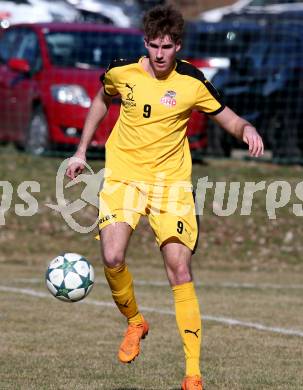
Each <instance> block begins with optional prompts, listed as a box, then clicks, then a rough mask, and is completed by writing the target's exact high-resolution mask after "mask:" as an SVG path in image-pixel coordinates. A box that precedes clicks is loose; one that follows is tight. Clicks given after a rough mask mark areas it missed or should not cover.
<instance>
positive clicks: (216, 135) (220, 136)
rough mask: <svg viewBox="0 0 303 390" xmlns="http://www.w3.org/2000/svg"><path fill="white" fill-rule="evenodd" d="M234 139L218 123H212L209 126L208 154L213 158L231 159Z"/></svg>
mask: <svg viewBox="0 0 303 390" xmlns="http://www.w3.org/2000/svg"><path fill="white" fill-rule="evenodd" d="M231 150H232V139H231V137H230V136H229V134H227V133H226V131H224V130H223V129H222V128H221V127H220V126H218V125H217V124H216V123H214V122H212V121H210V122H209V123H208V125H207V154H208V155H209V156H213V157H230V155H231Z"/></svg>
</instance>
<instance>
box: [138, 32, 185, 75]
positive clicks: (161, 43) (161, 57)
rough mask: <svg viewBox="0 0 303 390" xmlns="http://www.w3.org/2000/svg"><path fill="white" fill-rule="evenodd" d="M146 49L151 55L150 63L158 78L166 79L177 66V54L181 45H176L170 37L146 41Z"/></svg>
mask: <svg viewBox="0 0 303 390" xmlns="http://www.w3.org/2000/svg"><path fill="white" fill-rule="evenodd" d="M145 47H146V49H147V51H148V55H149V63H150V66H151V69H152V71H153V73H154V75H155V76H156V77H164V76H166V75H167V74H169V73H170V71H171V70H172V68H173V67H174V65H175V59H176V53H177V52H178V51H179V50H180V48H181V44H180V43H178V44H177V43H175V42H173V41H172V40H171V38H170V37H169V36H168V35H165V36H164V37H163V38H156V39H151V40H150V41H147V40H145Z"/></svg>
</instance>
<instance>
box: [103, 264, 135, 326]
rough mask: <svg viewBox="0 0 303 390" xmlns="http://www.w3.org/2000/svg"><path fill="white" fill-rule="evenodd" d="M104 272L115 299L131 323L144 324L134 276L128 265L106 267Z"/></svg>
mask: <svg viewBox="0 0 303 390" xmlns="http://www.w3.org/2000/svg"><path fill="white" fill-rule="evenodd" d="M104 274H105V277H106V279H107V282H108V284H109V287H110V288H111V290H112V296H113V299H114V301H115V303H116V305H117V306H118V309H119V310H120V312H121V313H122V314H123V315H124V316H125V317H126V318H127V321H128V323H129V324H142V322H143V317H142V315H141V313H140V312H139V310H138V306H137V303H136V298H135V293H134V285H133V277H132V274H131V273H130V272H129V271H128V268H127V265H125V264H122V265H121V266H118V267H115V268H109V267H104Z"/></svg>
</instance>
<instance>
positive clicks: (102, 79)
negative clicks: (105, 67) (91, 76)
mask: <svg viewBox="0 0 303 390" xmlns="http://www.w3.org/2000/svg"><path fill="white" fill-rule="evenodd" d="M105 73H106V72H104V73H102V75H101V76H100V81H101V83H102V84H103V91H104V93H105V95H107V96H110V97H113V96H117V95H119V94H118V93H116V94H115V95H111V94H110V93H108V92H106V89H105V84H104V79H105Z"/></svg>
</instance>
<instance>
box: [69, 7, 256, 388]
mask: <svg viewBox="0 0 303 390" xmlns="http://www.w3.org/2000/svg"><path fill="white" fill-rule="evenodd" d="M143 24H144V33H145V38H144V39H145V47H146V49H147V52H148V56H147V57H141V58H139V59H136V60H116V61H113V62H112V64H111V65H110V66H109V68H108V69H107V71H106V72H105V74H104V75H102V77H101V80H102V83H103V86H102V87H101V88H100V90H99V92H98V93H97V95H96V97H95V98H94V100H93V103H92V106H91V108H90V111H89V113H88V115H87V119H86V121H85V125H84V129H83V134H82V137H81V140H80V143H79V146H78V149H77V151H76V153H75V155H74V157H77V158H78V159H81V160H83V161H85V159H86V151H87V148H88V146H89V145H90V142H91V140H92V137H93V135H94V133H95V131H96V129H97V127H98V125H99V124H100V122H101V121H102V119H103V118H104V116H105V115H106V113H107V110H108V107H109V105H110V103H111V100H112V99H113V98H115V97H117V96H118V95H119V96H120V97H121V101H122V105H121V111H120V116H119V119H118V121H117V123H116V125H115V127H114V129H113V130H112V133H111V135H110V137H109V139H108V141H107V143H106V178H105V182H104V185H103V189H102V191H101V193H100V211H99V230H100V240H101V251H102V257H103V263H104V272H105V276H106V279H107V281H108V284H109V287H110V289H111V291H112V296H113V299H114V301H115V303H116V304H117V307H118V309H119V310H120V312H121V313H122V314H123V315H124V316H125V317H126V319H127V323H128V327H127V330H126V333H125V335H124V339H123V341H122V344H121V345H120V349H119V353H118V358H119V360H120V361H121V362H122V363H129V362H131V361H132V360H134V359H135V358H136V357H137V356H138V355H139V353H140V341H141V340H142V339H144V338H145V337H146V336H147V334H148V331H149V325H148V323H147V321H146V320H145V319H144V317H143V315H142V313H141V312H140V310H139V308H138V306H137V303H136V299H135V294H134V287H133V279H132V275H131V273H130V271H129V269H128V267H127V265H126V261H125V253H126V250H127V247H128V242H129V239H130V236H131V234H132V232H133V230H134V229H135V228H136V225H137V224H138V222H139V219H140V216H141V215H146V216H147V217H148V220H149V223H150V225H151V227H152V229H153V231H154V233H155V236H156V240H157V242H158V245H159V248H160V250H161V253H162V256H163V259H164V264H165V268H166V272H167V276H168V279H169V282H170V285H171V287H172V291H173V296H174V301H175V312H176V322H177V325H178V329H179V332H180V335H181V338H182V341H183V345H184V353H185V361H186V373H185V377H184V380H183V382H182V389H183V390H194V389H195V390H202V388H203V382H202V375H201V372H200V345H201V336H202V334H201V333H202V327H201V316H200V310H199V304H198V300H197V296H196V293H195V288H194V283H193V278H192V273H191V257H192V253H193V251H194V248H195V245H196V241H197V233H198V228H197V222H196V216H195V207H194V199H193V194H192V192H191V191H192V190H191V189H192V184H191V170H192V165H191V156H190V149H189V144H188V140H187V138H186V134H185V133H186V127H187V122H188V119H189V116H190V113H191V111H192V110H193V109H197V110H200V111H202V112H204V113H205V114H207V115H209V116H210V118H212V119H213V120H215V121H216V122H217V123H218V124H219V125H221V126H222V127H223V128H225V129H226V130H227V131H228V132H229V133H230V134H232V135H234V136H235V137H237V138H238V139H240V140H243V141H244V142H245V143H247V144H248V147H249V152H250V155H251V156H255V157H257V156H260V155H262V154H263V142H262V139H261V137H260V136H259V134H258V132H257V131H256V129H255V128H254V127H253V126H252V125H251V124H250V123H249V122H247V121H246V120H244V119H242V118H240V117H239V116H238V115H237V114H236V113H234V112H233V111H232V110H230V109H229V108H228V107H226V106H225V105H224V104H223V102H222V101H221V99H220V97H219V96H218V93H217V91H216V89H215V88H214V87H213V86H212V84H211V83H210V82H209V81H208V80H206V79H205V77H204V75H203V73H201V72H200V71H199V70H198V69H197V68H195V67H194V66H192V65H191V64H189V63H188V62H186V61H182V60H179V59H176V54H177V52H178V51H179V50H180V48H181V36H182V30H183V24H184V21H183V17H182V15H181V13H180V12H179V11H177V10H176V9H174V8H172V7H171V6H156V7H154V8H152V9H150V10H149V11H148V12H147V13H146V14H145V16H144V20H143ZM83 169H84V164H83V163H81V162H79V161H76V160H75V159H73V158H71V159H70V162H69V166H68V169H67V172H66V174H67V176H68V177H69V178H71V179H73V178H74V177H76V176H77V175H78V174H79V173H81V172H82V171H83Z"/></svg>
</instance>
